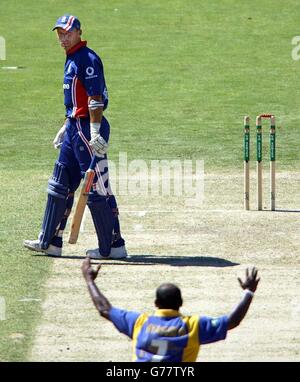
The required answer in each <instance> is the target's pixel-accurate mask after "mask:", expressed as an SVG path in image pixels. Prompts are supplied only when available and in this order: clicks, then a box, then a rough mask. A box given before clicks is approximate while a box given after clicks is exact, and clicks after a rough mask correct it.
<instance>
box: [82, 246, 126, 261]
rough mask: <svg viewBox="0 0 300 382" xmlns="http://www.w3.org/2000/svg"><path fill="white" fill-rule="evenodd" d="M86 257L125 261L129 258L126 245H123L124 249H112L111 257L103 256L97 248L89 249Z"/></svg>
mask: <svg viewBox="0 0 300 382" xmlns="http://www.w3.org/2000/svg"><path fill="white" fill-rule="evenodd" d="M86 256H87V257H89V258H90V259H95V260H106V259H108V260H109V259H125V257H127V251H126V248H125V245H122V247H118V248H111V250H110V254H109V256H101V255H100V252H99V248H96V249H88V250H87V251H86Z"/></svg>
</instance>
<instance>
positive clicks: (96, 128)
mask: <svg viewBox="0 0 300 382" xmlns="http://www.w3.org/2000/svg"><path fill="white" fill-rule="evenodd" d="M100 126H101V124H100V122H90V128H91V139H93V138H95V137H96V136H97V135H99V134H100Z"/></svg>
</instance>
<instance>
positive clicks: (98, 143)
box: [90, 134, 108, 158]
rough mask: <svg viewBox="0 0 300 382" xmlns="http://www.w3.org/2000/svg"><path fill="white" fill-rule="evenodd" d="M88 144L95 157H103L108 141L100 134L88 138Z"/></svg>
mask: <svg viewBox="0 0 300 382" xmlns="http://www.w3.org/2000/svg"><path fill="white" fill-rule="evenodd" d="M90 145H91V147H92V148H93V150H94V152H95V155H96V156H97V157H100V158H103V156H104V155H105V154H106V153H107V149H108V143H107V142H106V140H105V139H104V138H103V137H101V135H100V134H98V135H97V136H96V137H94V138H92V139H91V140H90Z"/></svg>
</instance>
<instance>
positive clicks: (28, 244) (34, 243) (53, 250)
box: [23, 240, 62, 257]
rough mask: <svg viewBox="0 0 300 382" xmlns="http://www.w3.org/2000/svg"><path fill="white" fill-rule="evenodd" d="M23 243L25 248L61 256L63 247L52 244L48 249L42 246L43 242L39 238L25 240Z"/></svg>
mask: <svg viewBox="0 0 300 382" xmlns="http://www.w3.org/2000/svg"><path fill="white" fill-rule="evenodd" d="M23 245H24V247H25V248H28V249H30V250H31V251H35V252H42V253H45V254H46V255H49V256H56V257H58V256H61V253H62V248H60V247H56V246H55V245H52V244H50V245H49V247H48V248H47V249H42V248H41V243H40V241H39V240H24V242H23Z"/></svg>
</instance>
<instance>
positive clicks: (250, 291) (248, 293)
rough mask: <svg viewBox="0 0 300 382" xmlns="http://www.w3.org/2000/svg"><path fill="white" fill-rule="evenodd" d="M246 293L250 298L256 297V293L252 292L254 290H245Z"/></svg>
mask: <svg viewBox="0 0 300 382" xmlns="http://www.w3.org/2000/svg"><path fill="white" fill-rule="evenodd" d="M244 293H245V295H246V296H247V295H248V296H251V297H254V292H252V290H250V289H245V290H244Z"/></svg>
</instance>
